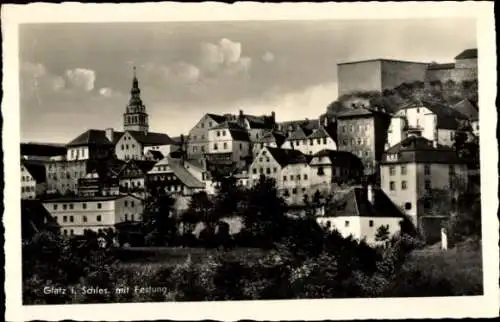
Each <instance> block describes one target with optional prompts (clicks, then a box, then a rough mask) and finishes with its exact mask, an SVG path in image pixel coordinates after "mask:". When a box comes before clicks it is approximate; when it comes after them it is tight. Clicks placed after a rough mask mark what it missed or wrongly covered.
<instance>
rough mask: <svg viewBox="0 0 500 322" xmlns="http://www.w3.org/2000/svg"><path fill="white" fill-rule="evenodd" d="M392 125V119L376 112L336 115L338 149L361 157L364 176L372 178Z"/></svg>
mask: <svg viewBox="0 0 500 322" xmlns="http://www.w3.org/2000/svg"><path fill="white" fill-rule="evenodd" d="M389 123H390V116H389V115H388V114H386V113H384V112H381V111H377V110H376V109H372V108H369V107H360V108H356V109H345V110H343V111H341V112H340V113H338V114H337V149H338V150H339V151H347V152H351V153H352V154H354V155H356V156H358V157H359V158H360V159H361V160H362V161H363V165H364V171H365V175H373V174H375V173H376V172H377V170H378V165H377V162H378V161H379V160H380V158H381V157H382V153H383V152H384V148H385V142H386V138H387V129H388V127H389Z"/></svg>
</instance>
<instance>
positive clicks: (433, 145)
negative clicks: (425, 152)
mask: <svg viewBox="0 0 500 322" xmlns="http://www.w3.org/2000/svg"><path fill="white" fill-rule="evenodd" d="M432 147H433V148H434V149H436V148H437V147H438V143H437V140H433V141H432Z"/></svg>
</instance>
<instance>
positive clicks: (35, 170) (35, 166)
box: [22, 160, 47, 183]
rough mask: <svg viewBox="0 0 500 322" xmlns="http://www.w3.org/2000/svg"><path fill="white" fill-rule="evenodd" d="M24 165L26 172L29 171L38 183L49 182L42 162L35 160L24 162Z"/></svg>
mask: <svg viewBox="0 0 500 322" xmlns="http://www.w3.org/2000/svg"><path fill="white" fill-rule="evenodd" d="M22 165H24V167H25V168H26V170H28V172H29V173H30V174H31V176H32V177H33V179H35V181H36V182H37V183H42V182H45V181H46V180H47V177H46V172H45V165H44V164H43V163H42V162H36V161H35V160H22Z"/></svg>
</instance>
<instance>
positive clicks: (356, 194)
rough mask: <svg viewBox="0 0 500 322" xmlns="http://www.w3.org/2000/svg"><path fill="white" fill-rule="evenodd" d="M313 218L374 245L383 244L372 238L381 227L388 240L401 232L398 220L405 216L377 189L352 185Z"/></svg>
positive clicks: (331, 229) (329, 228)
mask: <svg viewBox="0 0 500 322" xmlns="http://www.w3.org/2000/svg"><path fill="white" fill-rule="evenodd" d="M316 220H317V222H318V224H319V225H320V226H322V227H324V228H325V229H328V230H330V231H337V232H339V233H340V235H342V237H344V238H349V237H351V238H353V239H354V240H357V241H365V242H366V243H367V244H368V245H371V246H378V245H381V244H383V243H384V241H379V240H377V238H376V236H377V231H378V230H379V229H381V227H384V228H385V230H386V231H387V233H388V235H387V237H388V238H389V239H390V238H391V237H393V236H395V235H396V234H398V233H399V232H400V231H401V223H402V222H404V221H405V220H406V219H405V216H404V214H403V213H402V212H401V210H400V209H399V208H398V207H396V206H395V205H394V204H393V203H392V202H391V201H390V199H389V198H388V196H387V195H386V194H385V193H384V192H383V191H382V190H381V189H377V188H374V187H372V186H368V187H359V186H356V187H351V188H350V189H349V190H348V191H346V192H344V193H343V194H342V195H341V196H340V197H338V199H337V200H335V201H334V202H333V203H332V205H329V206H327V209H325V211H324V214H322V215H320V216H318V217H317V218H316Z"/></svg>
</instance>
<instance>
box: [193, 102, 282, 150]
mask: <svg viewBox="0 0 500 322" xmlns="http://www.w3.org/2000/svg"><path fill="white" fill-rule="evenodd" d="M225 122H231V123H236V124H238V125H239V126H240V127H241V128H243V129H244V130H245V131H247V133H248V137H249V140H250V142H254V141H256V140H258V139H259V138H261V137H262V136H263V135H264V133H266V132H268V131H269V130H272V129H273V128H274V127H275V115H274V112H272V113H271V115H270V116H269V115H261V116H255V115H248V114H244V113H243V111H240V113H239V115H233V114H224V115H218V114H212V113H208V114H205V115H204V116H203V117H202V118H201V119H200V120H199V121H198V122H197V123H196V125H195V126H194V127H193V128H192V129H191V130H190V131H189V135H188V144H187V156H188V158H190V159H195V158H198V157H201V156H203V155H204V154H206V153H208V151H209V146H210V140H209V137H208V136H209V133H208V132H209V131H210V130H211V129H213V128H215V127H217V126H219V125H221V124H222V123H225Z"/></svg>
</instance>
